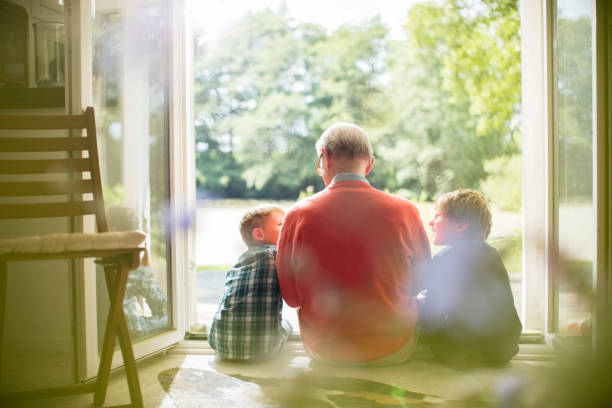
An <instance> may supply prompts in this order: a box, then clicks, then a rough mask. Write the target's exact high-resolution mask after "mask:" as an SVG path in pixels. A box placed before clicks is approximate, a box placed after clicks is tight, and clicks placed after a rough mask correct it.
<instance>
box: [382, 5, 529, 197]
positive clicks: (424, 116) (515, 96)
mask: <svg viewBox="0 0 612 408" xmlns="http://www.w3.org/2000/svg"><path fill="white" fill-rule="evenodd" d="M516 3H517V2H516V1H503V2H502V1H492V0H480V1H469V2H467V1H458V0H447V1H444V2H441V3H433V2H430V3H425V4H418V5H415V6H413V7H412V8H411V9H410V10H409V11H408V13H407V17H406V24H405V26H404V27H405V34H406V37H405V39H404V40H402V41H396V42H395V43H394V44H393V46H392V52H391V77H392V86H391V87H390V88H389V91H390V93H389V100H391V101H392V108H391V109H392V112H393V113H392V114H391V115H389V116H390V117H391V119H390V120H389V122H388V123H389V125H388V127H387V129H386V131H385V132H384V135H383V137H382V138H381V140H380V141H379V145H378V150H379V151H380V154H381V155H382V156H383V158H384V164H385V165H386V167H387V168H386V169H385V170H386V173H387V174H388V175H389V178H390V180H389V181H390V183H389V184H388V186H390V187H391V188H392V189H405V190H408V191H410V192H412V193H411V194H412V195H413V196H416V197H420V198H425V199H428V198H432V197H434V196H436V195H438V194H439V193H441V192H443V191H447V190H450V189H455V188H459V187H471V188H477V187H478V185H479V182H480V181H481V180H483V179H484V178H485V177H486V175H487V171H486V169H485V167H484V163H485V161H486V160H489V159H491V158H493V157H495V156H498V155H503V154H509V153H514V152H516V151H517V150H518V146H519V142H520V134H519V127H518V120H517V118H518V113H519V101H520V53H519V52H520V48H519V37H518V35H519V32H518V28H519V26H518V23H519V20H518V10H517V4H516ZM489 88H491V89H493V90H494V91H493V90H490V89H489Z"/></svg>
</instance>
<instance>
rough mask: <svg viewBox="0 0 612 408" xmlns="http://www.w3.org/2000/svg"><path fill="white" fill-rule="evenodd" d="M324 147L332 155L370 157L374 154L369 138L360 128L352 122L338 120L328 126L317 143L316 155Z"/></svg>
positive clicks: (318, 154) (319, 153)
mask: <svg viewBox="0 0 612 408" xmlns="http://www.w3.org/2000/svg"><path fill="white" fill-rule="evenodd" d="M323 148H325V150H327V151H328V152H329V153H330V154H332V155H339V156H344V157H348V158H350V159H352V158H354V157H364V158H368V159H369V158H370V157H372V156H373V155H374V152H373V150H372V144H371V143H370V139H368V136H367V135H366V134H365V132H364V131H363V129H362V128H360V127H359V126H357V125H355V124H353V123H344V122H338V123H334V124H333V125H331V126H330V127H328V128H327V129H326V130H325V132H323V134H321V137H320V138H319V140H317V143H316V144H315V149H316V151H317V156H320V155H321V151H322V149H323Z"/></svg>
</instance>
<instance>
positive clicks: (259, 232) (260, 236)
mask: <svg viewBox="0 0 612 408" xmlns="http://www.w3.org/2000/svg"><path fill="white" fill-rule="evenodd" d="M251 236H252V237H253V239H254V240H255V241H257V242H262V241H263V240H264V232H263V229H261V228H260V227H255V228H253V230H252V231H251Z"/></svg>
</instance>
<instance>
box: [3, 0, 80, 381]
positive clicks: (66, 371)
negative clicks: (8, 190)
mask: <svg viewBox="0 0 612 408" xmlns="http://www.w3.org/2000/svg"><path fill="white" fill-rule="evenodd" d="M10 2H11V3H14V4H17V5H20V6H22V7H24V8H25V9H26V11H27V12H28V14H29V30H30V35H29V56H30V59H29V61H30V63H29V84H28V87H29V88H35V87H37V83H36V75H35V69H36V63H35V61H36V60H35V53H34V30H33V24H34V23H36V22H38V21H54V22H61V21H64V14H63V7H62V6H60V5H58V4H57V2H53V1H50V0H48V1H45V0H11V1H10ZM65 66H67V64H66V65H65ZM30 90H31V89H30ZM0 91H3V90H2V89H0ZM5 91H15V90H14V89H13V90H11V89H6V90H5ZM18 91H24V90H23V89H21V90H18ZM62 92H64V91H63V90H62ZM34 102H36V101H34ZM60 105H63V101H62V103H61V104H60ZM16 106H19V108H18V109H14V108H12V109H11V107H10V106H3V108H4V109H0V115H2V114H10V115H15V114H62V113H65V112H66V108H65V107H63V106H58V107H55V108H44V109H40V108H30V109H28V108H25V107H24V106H23V103H19V101H17V102H16ZM7 133H8V132H7V131H4V132H3V133H2V136H4V135H5V134H7ZM27 133H28V132H20V133H19V135H24V136H26V135H27ZM0 154H2V153H0ZM11 158H12V159H17V158H18V157H16V156H15V155H14V154H13V155H12V156H11ZM5 180H6V179H5ZM8 199H10V198H7V199H5V200H8ZM5 202H6V201H5ZM70 229H71V225H70V220H68V219H61V218H60V219H43V218H41V219H35V220H0V238H10V237H17V236H26V235H40V234H46V233H60V232H70ZM72 287H73V285H72V266H71V264H70V262H69V261H64V260H58V261H44V262H42V261H40V262H14V263H10V264H9V265H8V283H7V292H8V293H7V309H6V313H7V316H6V322H5V332H4V333H5V339H4V343H5V344H4V350H2V353H3V356H7V358H6V359H5V358H3V363H4V366H3V367H2V374H3V375H2V383H1V385H0V389H3V390H9V389H10V390H11V391H14V390H17V389H19V388H31V387H37V386H51V385H59V384H68V383H70V382H71V381H72V380H73V378H74V346H73V343H74V341H73V335H72V325H73V305H72V303H73V296H72Z"/></svg>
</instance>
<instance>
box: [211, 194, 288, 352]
mask: <svg viewBox="0 0 612 408" xmlns="http://www.w3.org/2000/svg"><path fill="white" fill-rule="evenodd" d="M283 216H284V211H283V210H282V209H281V208H280V207H277V206H274V205H261V206H257V207H255V208H252V209H250V210H248V211H247V212H246V213H245V214H244V216H243V217H242V219H241V220H240V235H241V236H242V240H243V241H244V243H245V244H246V245H247V246H248V250H247V251H246V252H244V253H243V254H242V255H240V258H238V262H237V263H236V265H234V267H233V268H232V269H230V270H229V271H228V272H227V275H226V278H225V294H224V295H223V299H222V300H221V303H220V304H219V309H218V310H217V313H216V314H215V317H214V319H213V322H212V326H211V328H210V333H209V334H208V343H209V344H210V346H211V347H212V348H213V349H215V350H216V351H217V354H218V355H219V357H221V358H223V359H230V360H250V359H254V358H258V357H266V356H271V355H274V354H276V353H278V352H279V351H280V349H281V348H282V347H283V345H284V344H285V342H286V340H287V338H288V337H289V335H290V334H291V332H292V328H291V325H290V324H289V322H287V321H285V320H282V319H281V315H282V308H283V298H282V296H281V292H280V287H279V285H278V276H277V273H276V266H275V261H276V242H277V241H278V233H279V231H280V227H281V225H282V223H283Z"/></svg>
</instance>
